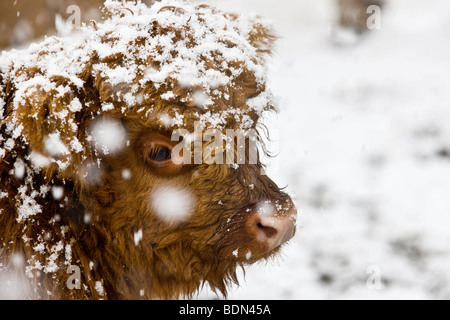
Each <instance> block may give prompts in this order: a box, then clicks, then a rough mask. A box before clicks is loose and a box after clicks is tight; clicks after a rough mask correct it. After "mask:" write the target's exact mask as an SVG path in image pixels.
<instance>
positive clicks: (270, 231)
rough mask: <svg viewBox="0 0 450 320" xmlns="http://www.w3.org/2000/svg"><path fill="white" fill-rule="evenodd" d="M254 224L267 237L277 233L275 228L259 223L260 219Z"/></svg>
mask: <svg viewBox="0 0 450 320" xmlns="http://www.w3.org/2000/svg"><path fill="white" fill-rule="evenodd" d="M256 226H257V227H258V229H260V230H261V231H263V232H264V234H265V235H266V237H267V238H272V237H274V236H276V234H277V229H275V228H272V227H269V226H265V225H263V224H262V223H261V221H258V223H257V224H256Z"/></svg>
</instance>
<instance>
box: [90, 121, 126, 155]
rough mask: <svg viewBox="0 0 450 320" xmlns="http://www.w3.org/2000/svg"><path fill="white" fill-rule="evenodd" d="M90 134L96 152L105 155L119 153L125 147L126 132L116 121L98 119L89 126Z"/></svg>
mask: <svg viewBox="0 0 450 320" xmlns="http://www.w3.org/2000/svg"><path fill="white" fill-rule="evenodd" d="M90 132H91V135H92V137H93V140H92V143H93V144H94V146H95V148H96V150H97V151H99V152H101V153H103V154H105V155H108V154H110V153H114V152H117V151H120V150H122V149H123V147H124V146H125V145H126V138H127V132H126V130H125V128H124V126H123V125H122V123H121V122H120V121H118V120H115V119H111V118H102V119H99V120H97V121H95V122H94V124H93V125H92V126H91V130H90Z"/></svg>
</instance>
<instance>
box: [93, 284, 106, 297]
mask: <svg viewBox="0 0 450 320" xmlns="http://www.w3.org/2000/svg"><path fill="white" fill-rule="evenodd" d="M95 291H97V293H98V294H99V295H100V296H101V297H103V296H104V295H105V289H104V288H103V284H102V282H101V281H96V282H95Z"/></svg>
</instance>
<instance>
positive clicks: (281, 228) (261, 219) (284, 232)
mask: <svg viewBox="0 0 450 320" xmlns="http://www.w3.org/2000/svg"><path fill="white" fill-rule="evenodd" d="M296 216H297V210H296V209H295V208H292V209H290V210H289V211H288V212H286V213H284V214H283V215H278V214H274V215H267V214H261V213H258V212H256V213H254V214H253V215H252V216H251V217H250V218H249V220H248V228H249V232H250V233H251V234H252V235H253V236H254V237H255V238H256V240H257V241H259V242H261V243H265V244H266V245H267V251H271V250H273V249H275V248H277V247H279V246H280V245H282V244H283V243H285V242H287V241H289V240H290V239H291V238H292V237H293V236H294V233H295V221H296Z"/></svg>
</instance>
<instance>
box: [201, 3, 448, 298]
mask: <svg viewBox="0 0 450 320" xmlns="http://www.w3.org/2000/svg"><path fill="white" fill-rule="evenodd" d="M211 2H212V3H215V4H217V5H218V6H219V7H223V8H227V9H231V10H235V11H255V12H258V13H261V14H262V15H264V16H266V17H267V18H269V19H272V20H273V23H274V26H275V28H276V30H277V32H278V34H279V35H280V37H281V38H280V39H279V41H278V46H277V52H276V54H275V56H274V63H273V65H272V68H271V79H272V86H273V90H274V91H275V93H276V94H277V95H278V96H279V97H280V109H281V110H280V114H279V115H278V116H277V119H275V120H272V121H271V129H272V130H276V131H278V140H279V146H280V150H279V152H280V154H279V157H278V158H276V159H275V160H274V163H273V169H275V170H273V171H276V172H275V175H274V174H272V177H273V178H274V179H275V181H276V182H277V183H278V184H279V185H281V186H284V185H287V186H288V187H287V190H288V192H289V193H291V194H292V195H293V196H294V198H295V200H296V204H297V206H298V209H299V213H300V221H299V224H300V225H301V227H300V228H299V229H298V231H297V234H296V236H295V238H294V240H293V241H292V242H291V244H290V245H288V246H287V247H286V249H285V250H284V251H283V255H282V257H281V258H279V259H276V260H275V261H274V262H269V263H262V264H260V265H258V266H253V267H250V268H248V269H247V270H246V275H245V277H244V275H242V276H241V279H242V283H241V286H240V287H239V288H234V289H233V290H232V292H231V294H230V297H229V298H231V299H366V298H367V299H449V298H450V247H449V244H450V76H449V75H450V2H449V1H446V0H429V1H423V0H388V1H387V3H386V6H385V7H383V8H382V10H381V29H380V30H371V31H368V32H366V34H365V35H364V36H363V37H362V38H360V39H359V40H356V39H353V38H351V37H350V38H349V37H346V38H349V40H352V41H348V43H347V44H346V45H336V43H335V39H336V38H335V37H334V35H335V33H336V26H335V22H336V19H337V12H336V11H337V6H336V2H335V1H333V0H314V1H312V0H295V1H294V0H278V1H273V0H245V1H243V0H218V1H211ZM353 40H355V41H353ZM276 169H278V170H276ZM244 278H245V281H244ZM200 297H210V295H208V294H207V293H206V291H205V292H204V293H202V294H201V295H200Z"/></svg>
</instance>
